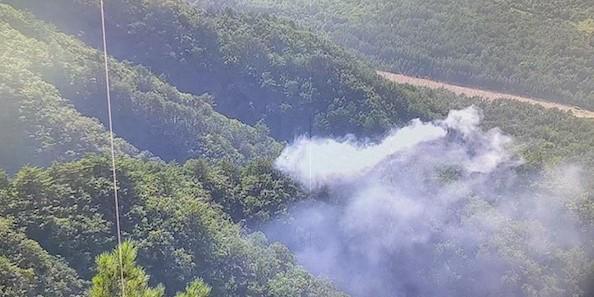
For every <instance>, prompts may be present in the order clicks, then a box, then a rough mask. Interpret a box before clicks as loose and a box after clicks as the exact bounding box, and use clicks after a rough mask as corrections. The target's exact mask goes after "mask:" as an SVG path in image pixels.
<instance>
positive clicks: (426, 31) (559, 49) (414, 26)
mask: <svg viewBox="0 0 594 297" xmlns="http://www.w3.org/2000/svg"><path fill="white" fill-rule="evenodd" d="M190 2H191V3H194V4H196V5H198V6H201V7H208V8H212V9H215V10H217V9H223V8H226V7H233V8H237V9H244V10H248V11H254V12H265V13H271V14H277V15H282V16H284V17H288V18H290V19H293V20H295V21H296V22H298V23H300V24H303V25H305V26H309V27H311V28H313V29H315V30H321V31H323V32H326V33H327V35H328V36H329V37H330V38H332V39H333V40H335V41H336V42H338V43H339V44H341V45H343V46H346V47H348V48H350V49H352V50H354V51H355V52H356V53H358V54H359V55H360V56H365V57H368V58H370V59H371V60H373V61H374V62H375V63H376V65H377V66H378V67H381V68H383V69H384V70H388V71H392V72H397V73H404V74H410V75H416V76H420V77H430V78H432V79H435V80H441V81H446V82H450V83H456V84H462V85H466V86H472V87H479V88H486V89H491V90H495V91H503V92H511V93H513V94H518V95H528V96H530V95H531V96H535V97H543V98H547V99H551V100H556V101H558V102H559V103H565V104H569V105H577V106H581V107H583V108H586V109H589V110H593V109H594V87H593V86H594V81H593V80H592V72H593V71H594V5H592V2H591V1H589V0H578V1H562V0H547V1H529V0H521V1H515V0H509V1H508V0H503V1H489V0H480V1H473V0H456V1H445V0H431V1H414V0H397V1H383V0H370V1H360V0H347V1H342V0H320V1H311V0H297V1H293V0H282V1H276V0H224V1H218V0H217V1H211V0H190Z"/></svg>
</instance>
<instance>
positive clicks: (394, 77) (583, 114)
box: [377, 71, 594, 119]
mask: <svg viewBox="0 0 594 297" xmlns="http://www.w3.org/2000/svg"><path fill="white" fill-rule="evenodd" d="M377 74H379V75H380V76H382V77H383V78H385V79H387V80H390V81H393V82H396V83H400V84H410V85H413V86H421V87H428V88H432V89H446V90H448V91H450V92H453V93H456V94H458V95H464V96H469V97H474V96H478V97H483V98H485V99H487V100H502V99H503V100H516V101H521V102H526V103H530V104H537V105H540V106H543V107H545V108H557V109H559V110H562V111H571V112H572V113H573V114H574V115H575V116H576V117H579V118H591V119H594V111H589V110H584V109H581V108H578V107H575V106H570V105H564V104H560V103H553V102H550V101H547V100H545V99H539V98H530V97H522V96H516V95H511V94H504V93H497V92H492V91H486V90H481V89H473V88H467V87H461V86H456V85H452V84H446V83H442V82H438V81H433V80H428V79H422V78H417V77H413V76H407V75H402V74H396V73H390V72H384V71H377Z"/></svg>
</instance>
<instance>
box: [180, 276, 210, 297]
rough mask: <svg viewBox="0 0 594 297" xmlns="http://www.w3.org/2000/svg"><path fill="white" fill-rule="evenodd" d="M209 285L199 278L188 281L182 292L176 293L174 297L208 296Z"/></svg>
mask: <svg viewBox="0 0 594 297" xmlns="http://www.w3.org/2000/svg"><path fill="white" fill-rule="evenodd" d="M210 291H211V290H210V286H208V285H207V284H206V283H205V282H204V281H202V280H201V279H197V280H195V281H193V282H192V283H190V284H189V285H188V287H187V288H186V291H185V292H183V293H178V294H177V295H175V296H176V297H208V296H210Z"/></svg>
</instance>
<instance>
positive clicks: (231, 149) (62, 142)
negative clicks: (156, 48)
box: [0, 5, 280, 165]
mask: <svg viewBox="0 0 594 297" xmlns="http://www.w3.org/2000/svg"><path fill="white" fill-rule="evenodd" d="M0 14H1V15H2V18H1V22H2V27H1V29H2V35H3V36H4V37H5V38H2V40H1V41H0V46H1V47H2V48H3V49H5V51H3V55H5V56H6V57H7V59H8V61H10V63H5V64H3V65H2V69H1V70H3V75H4V76H6V77H7V80H6V82H5V84H8V83H9V82H14V83H13V85H7V88H2V91H3V92H8V95H9V96H3V97H2V100H6V101H7V102H12V104H11V105H9V106H12V107H13V109H14V110H12V111H11V110H6V111H7V116H6V117H7V118H6V121H7V122H10V121H15V122H18V121H21V122H22V121H29V122H28V123H31V125H24V126H23V125H17V126H15V128H19V129H36V130H35V131H33V132H29V131H28V133H21V132H22V131H19V132H18V133H17V132H14V133H7V134H8V135H13V136H15V137H21V136H24V135H27V134H29V135H30V134H31V133H37V135H33V138H34V139H40V140H39V141H42V142H43V143H42V145H41V146H40V148H41V149H43V150H49V149H53V150H55V151H56V153H54V154H58V155H59V154H61V153H68V154H74V155H76V156H79V157H80V152H86V153H88V152H101V151H104V150H102V149H98V148H93V146H99V147H102V148H105V147H106V145H107V141H106V139H107V138H106V137H105V135H101V133H100V129H102V127H100V125H99V124H98V123H97V122H96V121H92V120H81V121H78V120H76V119H75V118H74V117H76V116H79V115H78V112H80V113H82V114H83V115H85V116H88V117H91V118H98V119H99V120H101V121H102V122H103V123H106V107H105V99H104V98H105V97H104V81H103V76H102V68H101V64H100V63H101V58H100V55H99V54H98V53H97V52H96V51H94V50H92V49H89V48H88V47H85V46H84V44H82V43H80V42H78V41H76V40H75V39H73V38H71V37H69V36H66V35H64V34H60V33H57V32H55V31H53V30H52V28H50V27H48V26H47V25H46V24H43V23H41V22H38V21H35V20H33V19H32V18H31V17H29V16H26V15H25V14H23V13H20V12H17V11H15V10H14V9H13V8H11V7H10V6H7V5H0ZM110 66H111V69H112V90H113V102H114V122H115V127H114V129H115V132H116V133H118V135H120V136H122V137H124V138H126V140H127V141H129V142H130V143H132V144H133V145H135V146H136V147H138V148H140V149H142V150H147V151H150V152H151V153H153V154H155V155H156V156H157V157H159V158H162V159H164V160H167V161H170V160H178V161H184V160H187V159H190V158H195V157H205V158H211V159H229V160H234V161H236V162H238V163H241V162H244V161H245V160H247V159H251V158H254V157H256V156H259V157H266V156H269V157H271V156H274V155H275V154H277V153H278V151H279V150H280V146H278V145H277V144H276V143H275V142H274V140H272V139H271V138H269V137H268V136H267V131H265V130H262V129H260V130H257V129H255V128H252V127H249V126H247V125H244V124H242V123H240V122H238V121H236V120H231V119H228V118H226V117H224V116H222V115H221V114H218V113H217V112H216V111H214V110H213V109H212V107H211V105H210V102H211V100H212V99H211V98H210V97H209V96H206V95H204V96H192V95H189V94H183V93H181V92H179V91H177V90H176V89H175V88H174V87H172V86H170V85H168V84H166V83H164V82H163V81H162V80H160V79H158V78H156V77H155V76H154V75H153V74H151V73H150V72H149V71H148V70H147V69H146V68H143V67H140V66H132V65H130V64H128V63H120V62H118V61H116V60H111V61H110ZM19 96H20V97H19ZM58 97H65V98H68V99H70V100H64V99H60V98H58ZM52 104H53V105H52ZM53 106H56V107H53ZM68 108H69V109H68ZM73 108H76V110H78V112H75V111H74V109H73ZM17 109H18V110H19V111H20V112H21V113H24V114H22V115H21V116H20V117H19V116H18V113H15V112H14V111H15V110H17ZM11 115H12V116H13V117H15V118H13V119H11V118H10V116H11ZM42 115H43V116H42ZM48 117H49V119H48ZM51 119H54V120H51ZM35 121H37V122H35ZM42 121H45V122H42ZM54 121H59V122H60V125H57V124H56V123H54ZM87 122H88V123H87ZM44 124H48V125H51V126H49V127H45V126H44ZM93 125H94V126H93ZM87 126H89V127H87ZM8 127H11V126H10V125H9V126H8ZM76 131H80V132H78V133H79V135H75V134H74V132H76ZM43 137H45V138H47V139H43ZM68 141H69V142H68ZM11 143H15V144H18V143H20V142H19V141H16V140H15V141H13V142H11ZM46 146H47V147H48V148H46ZM129 150H130V149H128V151H129ZM77 152H78V153H77ZM56 157H57V156H56ZM61 159H64V158H54V159H53V160H61ZM71 159H72V158H71ZM9 160H10V159H9ZM29 161H30V162H32V163H34V164H37V163H36V162H35V161H34V159H31V160H29ZM42 164H47V163H42ZM21 165H22V162H21Z"/></svg>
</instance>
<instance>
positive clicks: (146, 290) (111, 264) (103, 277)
mask: <svg viewBox="0 0 594 297" xmlns="http://www.w3.org/2000/svg"><path fill="white" fill-rule="evenodd" d="M137 253H138V250H137V249H136V247H134V245H133V244H132V243H130V242H124V243H123V244H122V245H121V247H119V248H118V247H116V248H115V249H114V251H113V252H111V253H104V254H101V255H99V256H98V257H97V261H96V263H97V274H96V275H95V276H94V277H93V280H92V283H93V285H92V287H91V289H90V291H89V296H90V297H113V296H120V295H122V288H121V287H122V282H121V274H120V272H121V271H122V272H123V275H124V282H123V286H124V291H123V294H124V296H134V297H163V296H164V294H165V289H164V288H163V287H160V286H159V287H157V288H151V287H150V286H149V284H148V282H149V276H148V275H146V273H145V272H144V270H143V269H142V268H140V267H138V265H136V257H137ZM120 256H121V259H122V262H121V265H120ZM120 268H121V269H120ZM120 270H121V271H120Z"/></svg>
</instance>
